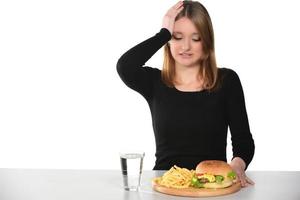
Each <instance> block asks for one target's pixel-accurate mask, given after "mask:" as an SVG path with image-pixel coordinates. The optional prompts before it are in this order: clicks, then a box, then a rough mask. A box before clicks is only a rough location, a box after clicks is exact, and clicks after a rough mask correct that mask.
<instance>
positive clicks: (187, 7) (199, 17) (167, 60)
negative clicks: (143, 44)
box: [162, 1, 218, 90]
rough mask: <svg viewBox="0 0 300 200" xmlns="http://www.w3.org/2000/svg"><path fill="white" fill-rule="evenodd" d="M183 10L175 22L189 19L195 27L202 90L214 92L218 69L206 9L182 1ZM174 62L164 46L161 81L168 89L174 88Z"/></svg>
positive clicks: (211, 27)
mask: <svg viewBox="0 0 300 200" xmlns="http://www.w3.org/2000/svg"><path fill="white" fill-rule="evenodd" d="M183 6H184V8H183V10H182V11H181V12H180V13H179V14H178V15H177V16H176V18H175V21H177V20H179V19H180V18H182V17H187V18H189V19H190V20H191V21H192V22H193V23H194V25H195V26H196V28H197V30H198V32H199V33H200V36H201V41H202V45H203V53H204V56H203V57H202V59H200V61H199V64H200V69H199V70H200V71H199V73H200V75H201V77H203V81H204V84H203V89H207V90H214V89H216V88H217V86H218V84H217V83H218V81H217V79H218V67H217V63H216V57H215V47H214V31H213V26H212V22H211V19H210V16H209V14H208V12H207V10H206V8H205V7H204V6H203V5H202V4H201V3H199V2H197V1H183ZM174 77H175V60H174V58H173V57H172V54H171V51H170V47H169V45H168V44H166V45H164V61H163V68H162V80H163V81H164V83H165V84H166V85H167V86H169V87H174V82H173V80H174Z"/></svg>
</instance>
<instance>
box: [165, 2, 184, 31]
mask: <svg viewBox="0 0 300 200" xmlns="http://www.w3.org/2000/svg"><path fill="white" fill-rule="evenodd" d="M183 8H184V7H183V1H179V2H177V3H176V4H175V5H173V6H172V7H171V8H170V9H169V10H168V11H167V13H166V14H165V15H164V18H163V23H162V28H166V29H168V30H169V31H170V33H171V34H172V33H173V28H174V23H175V18H176V16H177V15H178V13H180V12H181V11H182V9H183Z"/></svg>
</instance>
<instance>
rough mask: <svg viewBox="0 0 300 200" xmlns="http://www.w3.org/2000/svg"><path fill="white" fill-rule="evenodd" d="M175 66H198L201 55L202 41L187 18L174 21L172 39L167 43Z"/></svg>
mask: <svg viewBox="0 0 300 200" xmlns="http://www.w3.org/2000/svg"><path fill="white" fill-rule="evenodd" d="M169 44H170V50H171V54H172V56H173V58H174V60H175V63H176V65H180V66H185V67H195V66H197V67H198V66H199V59H200V58H201V56H202V54H203V50H202V41H201V38H200V34H199V33H198V31H197V29H196V27H195V25H194V24H193V22H192V21H191V20H190V19H188V18H187V17H182V18H180V19H179V20H177V21H175V24H174V29H173V35H172V39H171V40H170V41H169Z"/></svg>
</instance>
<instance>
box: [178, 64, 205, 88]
mask: <svg viewBox="0 0 300 200" xmlns="http://www.w3.org/2000/svg"><path fill="white" fill-rule="evenodd" d="M174 81H175V84H177V85H189V84H194V83H200V82H202V78H201V77H200V74H199V67H197V66H195V67H179V66H177V67H176V68H175V79H174Z"/></svg>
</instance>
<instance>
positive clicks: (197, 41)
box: [193, 38, 201, 42]
mask: <svg viewBox="0 0 300 200" xmlns="http://www.w3.org/2000/svg"><path fill="white" fill-rule="evenodd" d="M193 40H194V41H197V42H199V41H201V38H199V39H193Z"/></svg>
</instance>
